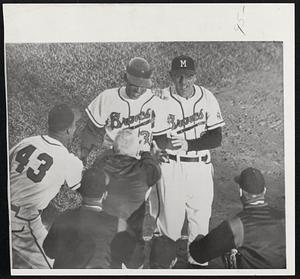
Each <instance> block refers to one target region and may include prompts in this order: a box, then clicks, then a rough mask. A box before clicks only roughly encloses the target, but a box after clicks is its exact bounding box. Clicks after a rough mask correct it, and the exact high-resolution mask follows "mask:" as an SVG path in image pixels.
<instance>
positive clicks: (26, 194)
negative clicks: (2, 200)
mask: <svg viewBox="0 0 300 279" xmlns="http://www.w3.org/2000/svg"><path fill="white" fill-rule="evenodd" d="M9 162H10V202H11V205H10V207H11V232H12V252H13V253H12V255H13V268H51V260H50V259H48V258H47V257H46V255H45V253H44V251H43V248H42V243H43V241H44V239H45V237H46V235H47V231H46V229H45V227H44V226H43V224H42V221H41V217H40V213H41V211H42V210H43V209H44V208H46V207H47V206H48V204H49V202H50V201H51V200H52V199H53V198H54V197H55V196H56V194H57V193H58V192H59V190H60V187H61V186H62V185H63V184H67V185H68V186H69V187H70V188H72V189H74V190H75V189H77V188H79V187H80V181H81V174H82V170H83V164H82V162H81V160H80V159H79V158H77V157H76V156H75V155H73V154H71V153H69V151H68V150H67V148H66V147H64V146H63V144H62V143H61V142H59V141H58V140H56V139H54V138H51V137H49V136H46V135H44V136H34V137H29V138H26V139H24V140H22V141H21V142H20V143H18V144H17V145H16V146H14V147H13V148H12V149H11V150H10V154H9Z"/></svg>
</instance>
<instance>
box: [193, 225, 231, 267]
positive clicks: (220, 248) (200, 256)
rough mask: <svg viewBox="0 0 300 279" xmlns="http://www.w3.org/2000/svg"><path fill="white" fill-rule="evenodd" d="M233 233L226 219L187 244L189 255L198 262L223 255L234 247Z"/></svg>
mask: <svg viewBox="0 0 300 279" xmlns="http://www.w3.org/2000/svg"><path fill="white" fill-rule="evenodd" d="M235 246H236V245H235V242H234V235H233V232H232V230H231V227H230V225H229V223H228V222H227V221H224V222H223V223H221V224H220V225H219V226H218V227H216V228H215V229H213V230H212V231H211V232H210V233H209V234H207V235H206V236H204V237H203V236H201V235H199V236H198V237H197V238H196V239H195V240H194V241H193V242H192V243H191V244H190V246H189V251H190V254H191V256H192V257H193V259H194V260H195V261H197V262H198V263H205V262H208V261H210V260H212V259H214V258H217V257H220V256H222V255H224V254H225V253H226V252H228V251H230V250H231V249H233V248H236V247H235Z"/></svg>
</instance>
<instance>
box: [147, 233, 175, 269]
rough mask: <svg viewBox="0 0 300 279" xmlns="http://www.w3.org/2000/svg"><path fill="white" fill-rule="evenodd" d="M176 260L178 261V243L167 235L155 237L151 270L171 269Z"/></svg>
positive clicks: (151, 255)
mask: <svg viewBox="0 0 300 279" xmlns="http://www.w3.org/2000/svg"><path fill="white" fill-rule="evenodd" d="M174 259H176V242H175V241H173V240H172V239H170V238H168V237H167V236H165V235H163V236H158V237H154V238H153V239H152V246H151V252H150V268H155V269H159V268H161V269H162V268H170V266H171V264H172V261H174Z"/></svg>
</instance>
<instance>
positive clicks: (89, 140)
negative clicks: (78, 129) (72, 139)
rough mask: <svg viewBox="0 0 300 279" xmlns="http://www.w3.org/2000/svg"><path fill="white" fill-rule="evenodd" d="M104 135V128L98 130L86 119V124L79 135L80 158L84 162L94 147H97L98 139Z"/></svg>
mask: <svg viewBox="0 0 300 279" xmlns="http://www.w3.org/2000/svg"><path fill="white" fill-rule="evenodd" d="M104 134H105V129H104V127H102V128H99V127H97V126H95V125H94V123H93V122H92V121H91V120H90V119H88V122H87V124H86V125H85V127H84V128H83V130H82V133H81V155H80V158H81V159H82V160H83V161H85V160H86V158H87V156H88V155H89V153H90V152H91V150H92V149H93V147H94V146H96V145H97V143H98V142H99V139H100V138H101V137H103V135H104Z"/></svg>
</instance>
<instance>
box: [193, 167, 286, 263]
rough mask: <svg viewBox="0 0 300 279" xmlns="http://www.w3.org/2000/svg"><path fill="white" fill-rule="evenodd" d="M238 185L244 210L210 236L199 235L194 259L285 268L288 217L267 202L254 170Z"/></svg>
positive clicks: (239, 179)
mask: <svg viewBox="0 0 300 279" xmlns="http://www.w3.org/2000/svg"><path fill="white" fill-rule="evenodd" d="M235 181H236V182H237V183H238V184H239V186H240V197H241V202H242V204H243V210H242V211H241V212H240V213H238V214H237V215H236V216H235V217H233V218H231V219H228V220H225V221H224V222H222V223H221V224H220V225H219V226H218V227H216V228H214V229H213V230H212V231H211V232H210V233H209V234H207V235H206V236H203V235H199V236H198V237H197V238H196V239H195V240H194V241H193V242H192V243H191V245H190V253H191V256H192V257H193V258H194V259H195V260H196V261H197V262H200V263H204V262H207V261H210V260H212V259H214V258H217V257H220V256H223V255H225V264H226V266H227V267H228V268H260V269H266V268H285V267H286V254H285V249H286V247H285V224H284V214H282V212H279V211H277V210H275V209H273V208H271V207H269V205H268V204H267V203H266V202H265V193H266V186H265V180H264V177H263V175H262V173H261V172H260V171H259V170H258V169H255V168H252V167H250V168H247V169H245V170H243V171H242V172H241V174H240V175H239V176H237V177H236V178H235Z"/></svg>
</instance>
